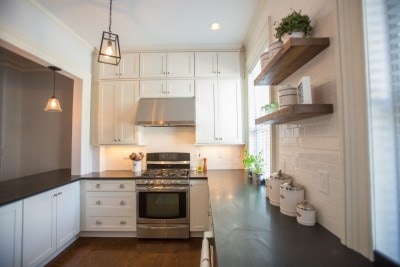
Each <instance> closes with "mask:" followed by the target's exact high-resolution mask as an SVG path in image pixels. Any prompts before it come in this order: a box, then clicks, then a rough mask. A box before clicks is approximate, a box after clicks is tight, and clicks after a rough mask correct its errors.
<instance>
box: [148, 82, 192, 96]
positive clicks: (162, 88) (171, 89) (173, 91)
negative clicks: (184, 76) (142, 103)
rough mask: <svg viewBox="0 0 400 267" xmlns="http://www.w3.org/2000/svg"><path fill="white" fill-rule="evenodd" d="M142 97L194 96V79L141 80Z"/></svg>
mask: <svg viewBox="0 0 400 267" xmlns="http://www.w3.org/2000/svg"><path fill="white" fill-rule="evenodd" d="M140 97H141V98H157V97H161V98H164V97H194V80H146V81H140Z"/></svg>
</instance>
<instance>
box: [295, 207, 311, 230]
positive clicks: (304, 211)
mask: <svg viewBox="0 0 400 267" xmlns="http://www.w3.org/2000/svg"><path fill="white" fill-rule="evenodd" d="M296 209H297V222H298V223H299V224H302V225H306V226H313V225H315V207H314V206H313V205H311V204H308V203H307V202H306V201H304V202H302V203H299V204H297V206H296Z"/></svg>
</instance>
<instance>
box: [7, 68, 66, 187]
mask: <svg viewBox="0 0 400 267" xmlns="http://www.w3.org/2000/svg"><path fill="white" fill-rule="evenodd" d="M4 69H5V71H4V76H3V79H4V81H5V82H4V83H3V85H4V86H3V91H4V95H3V97H4V98H3V100H4V101H3V106H4V108H3V111H4V114H3V119H4V124H3V127H1V128H2V132H3V138H2V146H1V147H2V148H3V150H2V161H1V173H0V180H9V179H13V178H18V177H21V176H26V175H32V174H37V173H41V172H46V171H51V170H56V169H60V168H71V140H72V132H71V128H72V85H73V84H72V80H71V79H68V78H66V77H64V76H62V75H57V77H56V96H57V98H59V100H60V102H61V105H62V108H63V112H61V113H49V112H44V111H43V108H44V107H45V105H46V103H47V100H48V98H49V97H50V96H52V88H53V73H52V72H50V71H45V72H44V71H39V72H19V71H16V70H13V69H11V68H7V67H6V68H4Z"/></svg>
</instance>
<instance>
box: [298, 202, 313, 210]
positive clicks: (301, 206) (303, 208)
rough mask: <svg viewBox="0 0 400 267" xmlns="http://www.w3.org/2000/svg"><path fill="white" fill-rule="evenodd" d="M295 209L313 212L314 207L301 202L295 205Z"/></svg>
mask: <svg viewBox="0 0 400 267" xmlns="http://www.w3.org/2000/svg"><path fill="white" fill-rule="evenodd" d="M297 208H299V209H301V210H307V211H313V210H315V207H314V206H313V205H311V204H308V202H307V201H304V202H301V203H299V204H297Z"/></svg>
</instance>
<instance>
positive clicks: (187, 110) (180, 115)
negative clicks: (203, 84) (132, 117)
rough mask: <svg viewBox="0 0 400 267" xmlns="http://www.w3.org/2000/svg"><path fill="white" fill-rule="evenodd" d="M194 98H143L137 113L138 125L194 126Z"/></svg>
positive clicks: (140, 100)
mask: <svg viewBox="0 0 400 267" xmlns="http://www.w3.org/2000/svg"><path fill="white" fill-rule="evenodd" d="M194 110H195V102H194V98H193V97H192V98H141V99H139V105H138V109H137V113H136V122H135V124H136V125H141V126H153V127H165V126H167V127H168V126H169V127H172V126H194V125H195V111H194Z"/></svg>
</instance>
